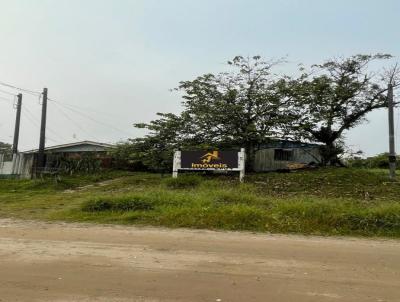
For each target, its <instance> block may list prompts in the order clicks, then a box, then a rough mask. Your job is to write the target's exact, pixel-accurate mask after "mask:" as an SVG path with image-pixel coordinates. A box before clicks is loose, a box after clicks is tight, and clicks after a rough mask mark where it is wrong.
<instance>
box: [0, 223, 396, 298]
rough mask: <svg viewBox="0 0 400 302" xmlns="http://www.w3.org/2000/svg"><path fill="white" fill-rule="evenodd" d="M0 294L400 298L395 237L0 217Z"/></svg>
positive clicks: (24, 296)
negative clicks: (281, 233) (204, 229)
mask: <svg viewBox="0 0 400 302" xmlns="http://www.w3.org/2000/svg"><path fill="white" fill-rule="evenodd" d="M0 301H7V302H8V301H30V302H31V301H58V302H61V301H103V302H113V301H118V302H125V301H143V302H144V301H148V302H157V301H210V302H213V301H218V302H219V301H220V302H225V301H226V302H228V301H232V302H233V301H238V302H239V301H240V302H251V301H263V302H264V301H268V302H270V301H295V302H302V301H307V302H308V301H332V302H334V301H362V302H368V301H374V302H383V301H400V241H394V240H363V239H341V238H339V239H338V238H319V237H302V236H281V235H279V236H278V235H262V234H252V233H234V232H212V231H196V230H194V231H192V230H169V229H158V228H139V227H124V226H104V225H86V224H64V223H44V222H33V221H20V220H10V219H0Z"/></svg>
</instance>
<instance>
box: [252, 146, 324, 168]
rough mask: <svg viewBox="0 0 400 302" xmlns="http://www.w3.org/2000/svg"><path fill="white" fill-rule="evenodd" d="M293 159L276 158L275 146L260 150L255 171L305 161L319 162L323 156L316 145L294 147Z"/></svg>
mask: <svg viewBox="0 0 400 302" xmlns="http://www.w3.org/2000/svg"><path fill="white" fill-rule="evenodd" d="M290 150H293V160H291V161H284V160H275V159H274V157H275V148H270V149H263V150H258V151H257V152H256V156H255V167H254V169H255V171H257V172H262V171H275V170H279V169H287V165H288V164H291V163H304V164H309V163H311V162H314V163H319V162H320V161H321V156H320V154H319V150H318V148H316V147H310V148H293V149H290Z"/></svg>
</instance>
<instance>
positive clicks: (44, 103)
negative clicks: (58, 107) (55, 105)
mask: <svg viewBox="0 0 400 302" xmlns="http://www.w3.org/2000/svg"><path fill="white" fill-rule="evenodd" d="M42 97H43V98H42V121H41V124H40V139H39V153H38V159H37V165H36V167H37V168H44V166H45V158H44V147H45V141H46V115H47V88H43V94H42Z"/></svg>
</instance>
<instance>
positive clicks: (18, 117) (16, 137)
mask: <svg viewBox="0 0 400 302" xmlns="http://www.w3.org/2000/svg"><path fill="white" fill-rule="evenodd" d="M17 98H18V99H17V107H16V109H17V115H16V117H15V128H14V142H13V148H12V153H13V154H17V153H18V140H19V125H20V122H21V109H22V94H21V93H20V94H18V95H17Z"/></svg>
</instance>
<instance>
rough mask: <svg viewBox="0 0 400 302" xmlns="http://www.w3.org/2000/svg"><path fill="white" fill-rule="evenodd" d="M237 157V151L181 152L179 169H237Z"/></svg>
mask: <svg viewBox="0 0 400 302" xmlns="http://www.w3.org/2000/svg"><path fill="white" fill-rule="evenodd" d="M238 157H239V155H238V152H237V151H181V169H194V170H197V169H198V170H208V169H212V170H227V169H237V168H238V167H239V162H238Z"/></svg>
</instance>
